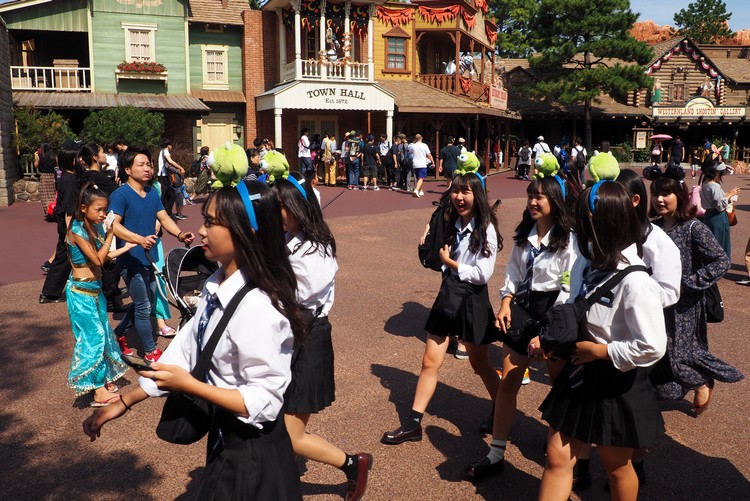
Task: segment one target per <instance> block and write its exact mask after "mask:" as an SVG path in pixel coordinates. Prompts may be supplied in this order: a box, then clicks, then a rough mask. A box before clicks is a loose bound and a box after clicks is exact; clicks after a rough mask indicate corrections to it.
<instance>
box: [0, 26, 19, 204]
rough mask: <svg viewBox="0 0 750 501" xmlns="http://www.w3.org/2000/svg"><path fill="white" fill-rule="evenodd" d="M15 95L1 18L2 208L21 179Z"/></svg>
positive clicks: (5, 33)
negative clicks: (17, 153)
mask: <svg viewBox="0 0 750 501" xmlns="http://www.w3.org/2000/svg"><path fill="white" fill-rule="evenodd" d="M12 110H13V93H12V92H11V89H10V47H9V39H8V28H7V27H6V26H5V21H3V19H2V18H0V207H7V206H8V205H10V204H11V203H13V191H14V188H13V182H14V181H16V180H18V179H20V178H21V168H20V167H19V165H18V157H17V156H16V152H15V151H14V149H13V133H14V131H15V126H14V123H15V122H14V121H13V111H12Z"/></svg>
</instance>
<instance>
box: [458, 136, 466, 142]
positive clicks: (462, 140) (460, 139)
mask: <svg viewBox="0 0 750 501" xmlns="http://www.w3.org/2000/svg"><path fill="white" fill-rule="evenodd" d="M458 142H459V143H465V142H466V139H464V138H462V137H459V138H458Z"/></svg>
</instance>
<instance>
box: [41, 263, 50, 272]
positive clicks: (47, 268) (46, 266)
mask: <svg viewBox="0 0 750 501" xmlns="http://www.w3.org/2000/svg"><path fill="white" fill-rule="evenodd" d="M50 268H52V264H51V263H50V262H49V261H45V262H44V264H43V265H42V272H43V273H47V272H48V271H49V270H50Z"/></svg>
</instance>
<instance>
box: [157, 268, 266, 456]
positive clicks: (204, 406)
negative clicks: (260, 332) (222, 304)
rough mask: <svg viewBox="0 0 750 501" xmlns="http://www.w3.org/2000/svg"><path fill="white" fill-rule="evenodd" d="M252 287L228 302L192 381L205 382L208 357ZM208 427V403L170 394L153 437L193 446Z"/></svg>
mask: <svg viewBox="0 0 750 501" xmlns="http://www.w3.org/2000/svg"><path fill="white" fill-rule="evenodd" d="M254 288H255V286H254V285H251V284H249V283H247V284H245V285H244V286H243V287H242V289H240V290H239V291H237V293H236V294H235V295H234V297H232V300H231V301H229V304H228V305H227V309H226V310H225V311H224V314H223V315H222V317H221V320H219V323H218V324H217V325H216V327H215V328H214V330H213V332H212V333H211V338H210V339H209V340H208V343H206V346H205V347H204V348H203V351H201V354H200V356H199V357H198V361H197V362H196V364H195V367H194V368H193V370H192V371H190V374H191V375H192V376H193V377H194V378H195V379H197V380H199V381H205V379H206V372H208V366H209V364H210V363H211V357H212V356H213V354H214V350H215V349H216V345H217V344H218V343H219V339H220V338H221V336H222V335H223V334H224V331H225V330H226V328H227V324H228V323H229V320H231V318H232V315H234V312H235V311H236V310H237V306H239V304H240V301H242V298H244V297H245V296H246V295H247V293H248V292H250V291H251V290H253V289H254ZM210 428H211V409H210V404H209V403H208V402H206V401H205V400H203V399H202V398H198V397H195V396H193V395H188V394H186V393H178V392H172V393H170V394H169V396H168V397H167V400H166V401H165V402H164V409H163V410H162V413H161V419H160V420H159V424H157V425H156V435H157V436H158V437H159V438H160V439H162V440H164V441H166V442H169V443H172V444H183V445H185V444H192V443H195V442H197V441H198V440H200V439H201V438H203V437H204V436H205V435H206V433H208V430H209V429H210Z"/></svg>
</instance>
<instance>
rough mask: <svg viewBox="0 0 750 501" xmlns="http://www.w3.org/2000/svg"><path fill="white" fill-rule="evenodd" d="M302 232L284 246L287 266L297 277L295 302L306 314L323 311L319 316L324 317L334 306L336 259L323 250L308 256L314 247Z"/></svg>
mask: <svg viewBox="0 0 750 501" xmlns="http://www.w3.org/2000/svg"><path fill="white" fill-rule="evenodd" d="M306 238H307V237H306V235H305V232H304V231H301V232H300V233H299V234H297V235H295V236H294V237H292V239H291V240H289V242H288V243H287V244H286V245H287V247H288V248H289V252H291V254H290V255H289V262H290V263H291V265H292V269H293V270H294V274H295V275H296V276H297V302H298V303H299V304H300V306H302V308H304V309H306V310H317V309H318V308H322V310H321V312H320V315H319V316H321V317H325V316H326V315H328V312H329V311H331V307H332V306H333V296H334V282H335V276H336V272H337V271H338V269H339V266H338V263H336V258H334V257H333V256H331V255H330V249H329V255H328V256H325V255H324V253H323V249H322V248H318V250H317V251H315V252H309V251H310V249H311V248H312V246H313V244H312V242H310V241H309V240H305V239H306Z"/></svg>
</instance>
